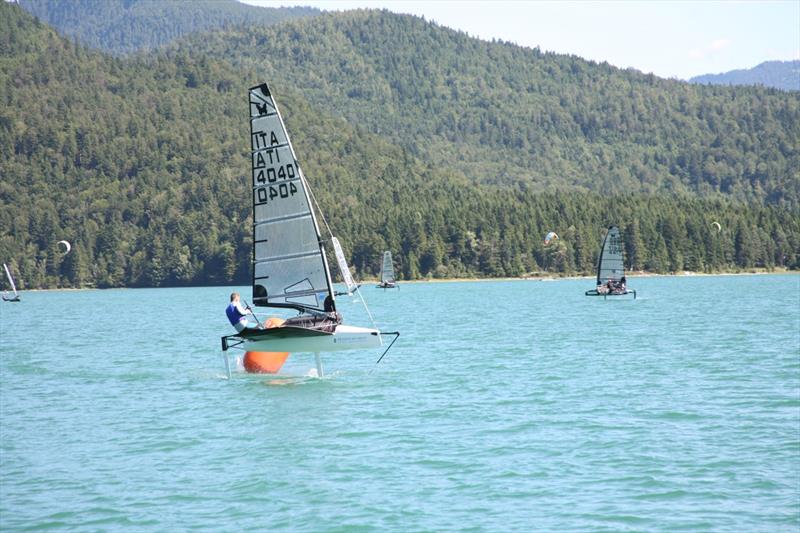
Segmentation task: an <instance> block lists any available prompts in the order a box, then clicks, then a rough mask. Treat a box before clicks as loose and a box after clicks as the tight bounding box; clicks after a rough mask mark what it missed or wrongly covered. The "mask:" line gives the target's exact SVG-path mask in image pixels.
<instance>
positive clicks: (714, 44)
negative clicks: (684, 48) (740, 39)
mask: <svg viewBox="0 0 800 533" xmlns="http://www.w3.org/2000/svg"><path fill="white" fill-rule="evenodd" d="M731 44H733V41H731V40H730V39H726V38H724V37H723V38H719V39H714V40H713V41H711V43H710V44H708V45H706V46H704V47H702V48H691V49H690V50H689V51H688V52H687V55H688V56H689V57H690V58H691V59H705V58H706V57H708V56H710V55H712V54H715V53H717V52H720V51H722V50H724V49H726V48H728V47H729V46H730V45H731Z"/></svg>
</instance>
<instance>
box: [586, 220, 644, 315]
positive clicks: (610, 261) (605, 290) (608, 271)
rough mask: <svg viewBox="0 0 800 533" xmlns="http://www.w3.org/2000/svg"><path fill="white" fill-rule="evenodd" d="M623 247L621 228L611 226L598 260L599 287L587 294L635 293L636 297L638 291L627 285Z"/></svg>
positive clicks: (615, 294) (613, 294) (620, 294)
mask: <svg viewBox="0 0 800 533" xmlns="http://www.w3.org/2000/svg"><path fill="white" fill-rule="evenodd" d="M622 249H623V242H622V237H620V234H619V228H618V227H616V226H611V227H609V228H608V233H606V236H605V238H604V239H603V247H602V249H601V250H600V259H599V260H598V261H597V287H596V288H595V289H592V290H589V291H586V296H603V297H605V296H624V295H626V294H633V299H634V300H635V299H636V291H635V290H632V289H628V287H627V280H626V279H625V266H624V265H623V258H622Z"/></svg>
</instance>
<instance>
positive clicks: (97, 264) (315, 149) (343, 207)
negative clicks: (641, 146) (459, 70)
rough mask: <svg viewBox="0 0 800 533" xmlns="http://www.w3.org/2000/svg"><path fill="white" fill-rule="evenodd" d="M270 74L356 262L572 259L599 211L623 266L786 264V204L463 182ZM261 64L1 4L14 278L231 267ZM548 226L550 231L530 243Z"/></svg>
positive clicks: (2, 156) (240, 232) (577, 261)
mask: <svg viewBox="0 0 800 533" xmlns="http://www.w3.org/2000/svg"><path fill="white" fill-rule="evenodd" d="M215 39H216V38H215ZM256 69H258V70H256ZM276 78H277V79H275V81H272V83H271V84H272V88H273V90H274V92H275V94H276V97H277V98H278V101H279V103H280V104H281V106H282V109H283V111H284V116H285V118H286V121H287V126H288V128H289V130H290V132H291V134H292V138H293V141H294V143H295V148H296V150H297V152H298V157H299V158H300V163H301V165H303V167H304V170H305V173H306V175H307V176H308V178H309V181H310V183H311V186H312V187H313V189H314V192H315V194H316V196H317V198H318V199H319V201H320V204H321V206H322V211H323V212H324V214H325V215H326V217H327V218H328V220H329V221H330V222H331V224H332V226H333V229H334V231H335V232H336V233H337V235H338V236H339V237H340V238H341V239H342V242H343V243H344V246H345V250H346V252H347V253H348V259H349V260H350V262H351V264H352V265H354V266H355V268H356V269H357V270H358V272H359V273H360V274H362V275H363V274H374V273H375V272H377V270H378V268H379V263H380V256H381V254H382V252H383V250H384V249H391V250H392V251H393V252H395V256H396V260H397V267H398V270H399V271H400V273H401V275H402V276H403V277H404V278H417V277H421V276H436V277H447V276H457V275H486V276H498V275H522V274H525V273H529V272H533V271H540V270H547V271H550V272H576V271H577V272H589V271H591V270H592V268H593V265H594V262H595V260H596V256H597V253H598V248H599V243H600V238H601V236H602V230H603V228H604V227H606V226H607V225H608V224H609V223H612V222H616V223H619V224H620V226H621V228H622V229H623V231H624V232H625V233H626V236H627V247H628V249H627V252H628V260H629V262H630V264H631V265H632V266H633V268H636V269H639V268H644V269H648V270H653V271H659V272H666V271H675V270H684V269H690V270H709V271H713V270H716V269H730V268H750V267H753V266H766V267H770V266H774V265H781V266H789V267H793V268H796V267H798V266H800V265H799V264H798V261H799V257H798V249H799V248H800V212H799V211H798V209H797V207H796V206H793V207H780V206H776V205H769V204H763V203H751V204H743V203H739V202H735V201H733V200H731V199H726V198H723V197H718V198H713V199H712V198H708V199H703V198H698V197H696V196H689V195H686V194H670V195H667V194H659V195H643V194H640V193H636V194H633V193H625V194H622V195H613V196H612V195H606V194H599V193H596V192H579V191H575V190H572V189H570V190H567V189H563V188H562V189H559V188H555V189H554V190H552V191H550V192H546V193H540V192H536V191H534V190H533V188H528V189H524V188H513V187H507V186H494V185H486V184H479V183H476V182H475V180H473V179H470V178H469V177H467V176H465V175H464V173H462V172H460V171H459V170H458V169H454V168H449V167H448V166H447V165H445V164H443V163H441V162H440V161H434V160H432V159H430V158H427V157H425V156H424V155H419V154H415V153H413V152H412V151H411V150H409V149H406V148H404V147H403V146H401V145H400V144H398V143H396V142H393V141H394V140H395V139H394V137H390V136H388V135H387V136H382V135H379V134H377V133H374V132H370V131H368V129H367V128H365V127H361V126H360V125H358V124H357V123H355V122H353V121H352V120H349V121H348V120H345V119H343V118H341V117H338V116H336V115H334V114H330V113H328V112H327V110H326V109H325V108H324V107H323V106H320V105H318V104H316V103H313V102H312V103H310V102H309V101H308V100H306V99H305V97H306V90H305V89H303V90H299V89H297V88H296V87H295V86H294V84H291V83H288V82H287V81H285V80H284V79H283V78H280V77H276ZM263 79H265V78H264V73H263V72H262V71H261V68H260V67H255V66H249V65H246V64H240V65H232V64H231V63H230V62H227V61H225V60H222V59H217V57H216V56H214V55H206V54H197V55H193V54H189V53H187V51H186V48H185V46H183V45H182V46H180V47H178V48H176V49H174V50H170V51H169V52H167V53H162V54H157V55H150V56H142V55H137V56H134V57H131V58H119V57H113V56H108V55H104V54H102V53H100V52H97V51H92V50H89V49H86V48H84V47H82V46H79V45H76V44H75V43H73V42H70V41H69V40H65V39H63V38H61V37H59V36H58V35H57V34H56V33H55V32H54V31H53V30H52V29H50V28H49V27H48V26H46V25H44V24H42V23H40V22H38V21H37V20H35V19H34V18H33V17H31V16H30V15H28V14H26V13H25V12H23V11H22V10H21V9H19V8H18V7H16V6H13V5H8V4H5V3H0V102H2V105H1V106H0V175H2V177H3V178H2V181H0V228H2V231H1V232H0V258H2V261H3V262H8V263H10V265H11V267H12V269H13V270H14V271H15V272H16V273H17V278H18V279H19V281H20V284H21V285H22V287H23V288H31V287H53V286H70V287H76V286H92V285H93V286H101V287H112V286H161V285H189V284H204V283H231V282H237V283H244V282H246V280H247V279H248V278H249V268H250V242H249V239H250V232H251V226H250V224H251V220H250V203H249V199H248V198H249V194H250V188H249V182H250V178H249V176H248V174H249V158H248V155H247V154H248V150H249V134H248V126H247V118H246V117H247V103H246V102H247V93H246V89H247V87H249V86H250V85H251V84H253V83H254V82H257V81H261V80H263ZM768 94H771V93H768ZM764 105H769V104H768V103H765V104H764ZM776 105H777V104H776ZM778 107H780V106H778ZM713 221H718V222H719V223H720V224H721V226H722V228H723V229H722V231H721V232H719V233H717V232H716V229H715V228H714V226H712V222H713ZM549 230H555V231H556V232H557V233H558V234H559V235H560V237H561V239H560V240H558V241H556V244H555V245H551V246H547V247H545V246H544V245H543V243H542V237H543V235H544V234H545V233H546V232H547V231H549ZM61 239H67V240H69V241H71V242H72V244H73V251H72V252H71V253H70V254H68V255H66V256H63V255H61V253H60V252H59V250H58V248H57V246H56V242H57V241H59V240H61Z"/></svg>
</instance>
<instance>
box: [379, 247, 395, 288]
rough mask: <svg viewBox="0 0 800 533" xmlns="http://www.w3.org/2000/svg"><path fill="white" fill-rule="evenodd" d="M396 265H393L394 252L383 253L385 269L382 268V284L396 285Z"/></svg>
mask: <svg viewBox="0 0 800 533" xmlns="http://www.w3.org/2000/svg"><path fill="white" fill-rule="evenodd" d="M394 282H395V279H394V265H393V264H392V252H390V251H389V250H386V251H385V252H383V268H381V283H394Z"/></svg>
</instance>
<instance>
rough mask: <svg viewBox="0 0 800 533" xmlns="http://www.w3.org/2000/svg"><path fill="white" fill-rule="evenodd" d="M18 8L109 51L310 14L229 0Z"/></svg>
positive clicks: (77, 1)
mask: <svg viewBox="0 0 800 533" xmlns="http://www.w3.org/2000/svg"><path fill="white" fill-rule="evenodd" d="M19 3H20V5H21V6H22V7H23V8H24V9H25V10H26V11H28V12H30V13H32V14H34V15H36V16H37V17H38V18H39V19H41V20H42V22H46V23H47V24H50V25H51V26H53V27H55V28H56V29H58V30H59V31H61V32H62V33H63V34H64V35H68V36H70V37H74V38H76V39H78V40H79V41H80V42H81V43H83V44H86V45H88V46H91V47H93V48H97V49H99V50H104V51H106V52H112V53H129V52H136V51H139V50H149V49H153V48H158V47H159V46H162V45H164V44H167V43H169V42H171V41H173V40H174V39H176V38H178V37H181V36H183V35H187V34H190V33H197V32H202V31H207V30H211V29H215V28H222V27H226V26H234V25H240V24H251V25H258V26H268V25H270V24H276V23H278V22H282V21H284V20H288V19H292V18H301V17H309V16H314V15H317V14H318V13H319V11H318V10H316V9H313V8H310V7H281V8H266V7H263V8H262V7H254V6H249V5H246V4H241V3H239V2H236V1H235V0H191V1H189V0H19Z"/></svg>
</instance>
